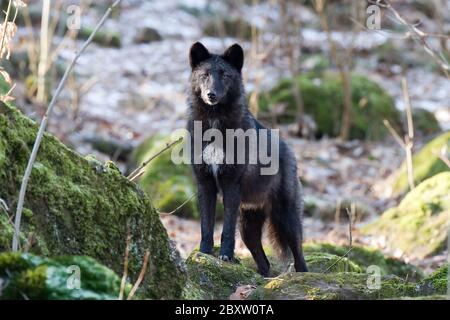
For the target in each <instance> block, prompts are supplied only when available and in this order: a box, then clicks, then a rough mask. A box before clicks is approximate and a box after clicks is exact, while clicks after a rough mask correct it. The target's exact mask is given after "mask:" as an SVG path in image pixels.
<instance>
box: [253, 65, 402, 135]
mask: <svg viewBox="0 0 450 320" xmlns="http://www.w3.org/2000/svg"><path fill="white" fill-rule="evenodd" d="M294 81H295V82H296V83H297V86H299V87H300V88H301V91H302V97H303V100H304V105H305V112H306V113H308V114H310V115H312V116H313V118H314V120H315V121H316V123H317V134H318V136H322V135H329V136H337V135H338V134H339V130H340V126H341V120H342V110H343V93H342V83H341V80H340V78H339V76H338V75H337V74H335V73H324V74H323V75H317V74H306V75H300V76H298V77H296V78H295V79H294ZM292 86H293V85H292V79H283V80H281V81H280V82H279V83H278V85H276V86H275V87H274V88H273V89H271V90H270V91H269V92H266V93H263V94H261V97H260V102H259V105H260V110H261V111H266V112H267V111H271V109H272V108H274V107H275V106H276V105H279V104H284V105H285V106H286V109H285V111H284V112H282V113H280V114H278V115H276V118H277V120H278V121H279V122H288V123H289V122H293V121H294V120H295V114H296V104H295V99H294V95H293V93H292ZM351 86H352V101H353V104H352V105H353V109H352V124H351V128H350V137H351V138H356V139H361V138H368V139H379V138H381V137H382V136H383V135H384V134H385V133H386V129H385V127H384V125H383V119H387V120H389V121H390V123H391V124H392V125H393V126H395V127H398V126H399V124H400V116H399V112H398V111H397V110H396V109H395V106H394V101H393V99H392V98H391V97H390V96H389V95H388V94H387V93H386V92H385V91H384V90H383V89H382V88H381V87H380V86H378V85H377V84H376V83H374V82H373V81H370V80H369V79H367V78H366V77H364V76H362V75H357V74H353V75H352V76H351Z"/></svg>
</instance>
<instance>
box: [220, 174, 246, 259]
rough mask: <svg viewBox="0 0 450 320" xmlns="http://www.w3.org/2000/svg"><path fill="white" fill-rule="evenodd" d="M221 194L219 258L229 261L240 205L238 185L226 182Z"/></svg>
mask: <svg viewBox="0 0 450 320" xmlns="http://www.w3.org/2000/svg"><path fill="white" fill-rule="evenodd" d="M221 188H222V192H223V205H224V209H225V212H224V218H223V229H222V238H221V245H220V255H219V258H220V259H222V260H224V261H230V260H232V259H233V256H234V243H235V235H236V222H237V216H238V212H239V205H240V203H241V192H240V186H239V183H235V182H230V181H226V182H223V183H222V185H221Z"/></svg>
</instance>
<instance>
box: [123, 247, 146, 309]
mask: <svg viewBox="0 0 450 320" xmlns="http://www.w3.org/2000/svg"><path fill="white" fill-rule="evenodd" d="M149 256H150V251H148V250H147V251H146V252H145V257H144V263H143V265H142V269H141V273H140V274H139V277H138V279H137V281H136V283H135V284H134V286H133V288H132V289H131V291H130V293H129V294H128V297H127V300H131V299H132V298H133V297H134V294H135V293H136V291H137V289H138V288H139V285H140V284H141V282H142V280H143V279H144V276H145V272H146V271H147V264H148V257H149Z"/></svg>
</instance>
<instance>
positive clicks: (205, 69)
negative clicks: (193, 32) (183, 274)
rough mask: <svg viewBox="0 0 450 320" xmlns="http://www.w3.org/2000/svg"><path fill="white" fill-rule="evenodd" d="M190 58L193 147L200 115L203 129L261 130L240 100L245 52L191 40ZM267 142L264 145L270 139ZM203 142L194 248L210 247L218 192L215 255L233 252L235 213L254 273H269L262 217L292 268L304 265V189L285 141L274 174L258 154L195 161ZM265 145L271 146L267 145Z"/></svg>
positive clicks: (195, 167) (197, 169)
mask: <svg viewBox="0 0 450 320" xmlns="http://www.w3.org/2000/svg"><path fill="white" fill-rule="evenodd" d="M189 61H190V65H191V68H192V74H191V77H190V82H191V85H190V92H189V106H190V117H189V121H188V131H189V132H190V135H191V150H192V149H194V148H192V146H193V145H194V143H195V142H194V139H197V138H198V137H194V121H201V124H202V133H204V132H205V131H206V130H208V129H210V128H215V129H218V130H220V131H221V132H222V133H223V134H224V136H225V134H226V133H225V131H226V130H227V129H235V130H236V129H242V130H243V131H246V130H248V129H254V130H255V131H259V130H262V129H265V128H264V127H263V126H262V125H261V124H260V123H259V122H258V121H257V120H256V119H255V118H254V117H253V115H252V114H251V113H250V111H249V110H248V107H247V104H246V98H245V92H244V86H243V82H242V76H241V69H242V66H243V63H244V53H243V50H242V48H241V47H240V46H239V45H238V44H234V45H232V46H231V47H229V48H228V49H227V50H226V51H225V52H224V53H223V54H222V55H217V54H212V53H210V52H209V51H208V50H207V49H206V48H205V47H204V46H203V45H202V44H201V43H199V42H196V43H194V44H193V45H192V47H191V49H190V54H189ZM242 130H241V131H242ZM270 137H271V136H270V131H269V135H267V136H266V138H267V139H268V140H269V139H270ZM259 139H260V138H259V137H258V142H259ZM267 144H268V145H270V142H268V143H267ZM257 145H259V144H257ZM207 147H208V142H202V148H201V149H202V150H200V152H197V153H196V152H195V151H192V152H191V160H192V163H193V170H194V174H195V177H196V181H197V187H198V203H199V208H200V214H201V236H202V239H201V244H200V251H201V252H203V253H207V254H211V252H212V249H213V246H214V243H213V233H214V220H215V208H216V199H217V195H218V194H219V193H221V194H222V197H223V203H224V221H223V230H222V238H221V247H220V255H219V258H220V259H223V260H226V261H227V260H232V259H233V256H234V246H235V231H236V222H237V218H238V216H239V213H240V219H241V224H240V225H241V236H242V239H243V241H244V243H245V245H246V246H247V248H248V249H249V250H250V252H251V254H252V256H253V258H254V259H255V261H256V263H257V266H258V271H259V273H260V274H262V275H264V276H268V275H269V269H270V264H269V261H268V259H267V257H266V255H265V253H264V250H263V247H262V244H261V236H262V228H263V225H264V222H265V221H266V219H267V218H268V220H269V230H270V235H271V238H272V240H273V242H274V244H275V245H277V248H278V249H280V250H279V251H280V253H282V254H283V255H284V256H286V255H288V254H289V250H290V251H291V252H292V255H293V257H294V266H295V270H296V271H307V267H306V263H305V260H304V258H303V253H302V222H301V219H302V218H301V216H302V211H303V200H302V190H301V185H300V183H299V180H298V177H297V165H296V160H295V156H294V155H293V153H292V151H291V150H290V149H289V147H288V146H287V145H286V143H285V142H284V141H282V140H281V139H280V141H279V145H278V148H279V151H278V152H279V170H278V172H277V173H276V174H274V175H261V174H260V169H261V168H262V167H263V165H262V164H261V163H260V161H259V160H258V162H257V163H256V164H251V163H248V162H245V163H244V164H242V163H241V164H237V163H236V162H234V163H232V164H228V163H229V162H228V161H227V162H225V161H223V162H222V164H220V163H219V164H217V163H213V164H211V162H210V163H209V164H208V163H204V162H203V163H200V164H194V159H195V158H196V157H199V156H203V157H204V156H205V149H206V148H207ZM250 147H252V146H247V147H246V149H245V153H246V155H245V159H246V160H248V159H249V157H248V152H249V149H250ZM253 147H254V146H253ZM221 151H223V153H224V154H227V151H228V152H230V151H231V150H227V149H226V146H224V147H223V150H221ZM234 151H236V150H234ZM269 152H272V150H271V149H269ZM200 153H201V155H200ZM234 154H236V152H235V153H234Z"/></svg>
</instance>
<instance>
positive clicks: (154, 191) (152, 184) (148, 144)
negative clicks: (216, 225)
mask: <svg viewBox="0 0 450 320" xmlns="http://www.w3.org/2000/svg"><path fill="white" fill-rule="evenodd" d="M171 141H172V140H171V139H170V137H168V136H162V135H154V136H152V137H150V138H149V139H147V140H145V141H144V142H143V143H142V144H141V145H140V146H139V147H137V149H136V150H135V151H134V153H133V156H132V158H133V162H134V164H135V166H138V165H139V164H141V163H143V162H144V161H146V160H147V159H148V158H149V157H150V156H152V155H154V154H156V153H158V152H159V151H160V150H161V149H163V148H164V146H165V145H166V144H167V143H169V142H171ZM171 152H172V150H166V151H165V152H164V153H162V154H160V155H159V156H158V157H156V158H155V159H153V160H152V161H151V162H150V163H149V164H148V165H147V167H146V169H145V174H144V175H143V176H142V177H141V178H140V180H139V184H140V185H141V187H142V189H143V190H144V191H145V192H146V193H147V194H148V195H149V196H150V197H151V198H152V200H153V203H154V204H155V206H156V208H157V209H158V210H159V211H160V212H171V211H173V210H174V209H176V208H178V207H179V206H181V205H182V204H183V203H184V202H186V200H188V199H189V198H191V197H192V196H193V195H194V194H195V192H196V186H195V183H194V176H193V172H192V169H191V167H190V165H189V164H175V163H173V162H172V158H171ZM175 214H176V215H177V216H180V217H184V218H199V217H200V214H199V210H198V207H197V199H196V198H195V197H194V198H192V199H191V201H189V202H188V203H186V204H185V205H184V206H182V207H181V208H180V209H179V210H177V212H176V213H175Z"/></svg>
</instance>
